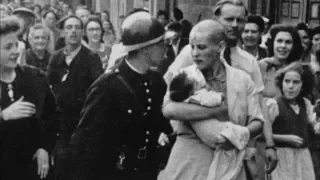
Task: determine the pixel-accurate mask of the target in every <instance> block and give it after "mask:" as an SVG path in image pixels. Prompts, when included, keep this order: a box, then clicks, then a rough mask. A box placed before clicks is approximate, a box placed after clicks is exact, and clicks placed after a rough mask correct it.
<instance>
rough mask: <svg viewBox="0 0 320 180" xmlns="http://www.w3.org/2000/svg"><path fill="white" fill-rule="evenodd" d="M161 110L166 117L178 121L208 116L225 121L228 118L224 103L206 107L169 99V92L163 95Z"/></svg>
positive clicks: (207, 117) (208, 117)
mask: <svg viewBox="0 0 320 180" xmlns="http://www.w3.org/2000/svg"><path fill="white" fill-rule="evenodd" d="M162 112H163V115H164V116H165V117H166V118H168V119H172V120H180V121H199V120H206V119H210V118H216V119H219V120H221V121H225V120H226V119H228V116H226V114H227V112H228V107H227V106H225V105H220V106H216V107H213V108H207V107H203V106H200V105H196V104H189V103H185V102H174V101H171V100H170V97H169V92H167V93H166V95H165V97H164V101H163V107H162Z"/></svg>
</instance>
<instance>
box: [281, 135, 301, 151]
mask: <svg viewBox="0 0 320 180" xmlns="http://www.w3.org/2000/svg"><path fill="white" fill-rule="evenodd" d="M285 139H286V141H287V142H288V143H290V144H291V145H293V146H294V147H297V148H299V147H301V145H302V144H303V139H302V138H301V137H299V136H296V135H286V138H285Z"/></svg>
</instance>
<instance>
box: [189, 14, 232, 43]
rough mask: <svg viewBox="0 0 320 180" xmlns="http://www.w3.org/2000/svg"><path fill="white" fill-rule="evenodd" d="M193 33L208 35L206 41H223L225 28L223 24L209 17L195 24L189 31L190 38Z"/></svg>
mask: <svg viewBox="0 0 320 180" xmlns="http://www.w3.org/2000/svg"><path fill="white" fill-rule="evenodd" d="M195 33H201V34H206V35H208V36H207V37H208V41H210V42H212V43H218V42H220V41H224V40H225V38H226V34H225V28H224V27H223V25H222V24H220V23H219V22H218V21H216V20H211V19H208V20H203V21H200V22H199V23H198V24H196V25H195V26H194V27H193V28H192V30H191V32H190V38H191V37H192V36H193V35H194V34H195Z"/></svg>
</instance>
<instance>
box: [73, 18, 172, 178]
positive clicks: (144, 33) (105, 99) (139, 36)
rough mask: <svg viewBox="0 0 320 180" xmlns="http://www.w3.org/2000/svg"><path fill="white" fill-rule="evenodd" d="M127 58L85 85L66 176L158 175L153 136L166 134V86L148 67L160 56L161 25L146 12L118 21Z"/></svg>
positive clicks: (159, 60)
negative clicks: (163, 113)
mask: <svg viewBox="0 0 320 180" xmlns="http://www.w3.org/2000/svg"><path fill="white" fill-rule="evenodd" d="M122 32H123V33H122V43H123V45H122V46H121V48H122V50H123V51H124V52H128V56H127V57H125V58H123V59H122V60H121V62H120V63H119V64H118V65H115V67H114V69H113V70H112V71H111V72H110V73H107V74H104V75H102V76H101V77H100V78H99V79H98V80H97V81H96V82H95V83H94V84H93V85H92V87H91V88H90V90H89V95H88V97H87V99H86V102H85V105H84V108H83V110H82V113H81V119H80V122H79V124H78V126H77V128H76V129H75V131H74V134H73V136H72V138H71V143H70V144H71V160H70V162H71V164H70V167H71V171H70V173H69V176H68V179H72V180H91V179H101V180H102V179H112V180H120V179H121V180H130V179H132V180H135V179H141V180H142V179H148V180H155V179H157V173H158V166H159V154H158V148H157V146H158V138H159V136H160V135H161V136H163V134H162V132H164V133H166V134H168V133H170V132H171V127H170V124H169V121H168V120H167V119H165V118H164V116H163V115H162V112H161V106H162V101H163V97H164V94H165V91H166V84H165V82H164V80H163V79H162V77H161V75H160V74H159V73H157V72H154V71H151V70H150V67H154V66H158V65H160V64H161V61H162V60H163V56H164V54H165V44H164V37H165V36H164V33H165V30H164V28H163V26H162V25H161V24H160V23H159V22H158V21H157V20H156V19H154V18H152V17H151V15H150V14H149V13H147V12H136V13H134V14H132V15H129V16H128V17H127V18H126V19H125V20H124V22H123V25H122Z"/></svg>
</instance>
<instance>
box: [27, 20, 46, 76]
mask: <svg viewBox="0 0 320 180" xmlns="http://www.w3.org/2000/svg"><path fill="white" fill-rule="evenodd" d="M49 37H50V30H49V29H48V28H46V27H45V26H44V25H42V24H36V25H34V26H33V27H31V28H30V32H29V42H30V45H31V48H30V49H28V50H27V53H26V63H27V64H28V65H31V66H35V67H38V68H40V69H41V70H43V71H44V72H46V71H47V67H48V64H49V59H50V58H51V53H49V51H48V44H49Z"/></svg>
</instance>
